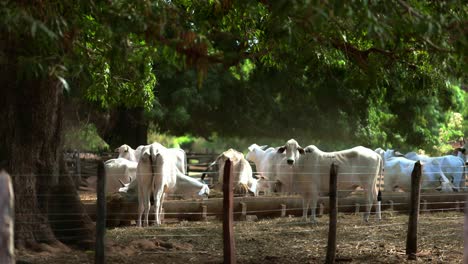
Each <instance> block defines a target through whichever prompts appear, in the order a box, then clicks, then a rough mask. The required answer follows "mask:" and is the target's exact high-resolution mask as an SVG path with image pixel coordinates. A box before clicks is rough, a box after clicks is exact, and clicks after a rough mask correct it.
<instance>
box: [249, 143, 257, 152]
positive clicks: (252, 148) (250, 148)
mask: <svg viewBox="0 0 468 264" xmlns="http://www.w3.org/2000/svg"><path fill="white" fill-rule="evenodd" d="M255 145H256V144H252V145H250V147H248V149H249V151H253V150H254V146H255Z"/></svg>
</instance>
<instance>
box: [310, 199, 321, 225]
mask: <svg viewBox="0 0 468 264" xmlns="http://www.w3.org/2000/svg"><path fill="white" fill-rule="evenodd" d="M318 198H319V197H318V193H313V194H312V199H311V200H312V201H311V205H310V209H311V211H312V212H311V213H310V222H312V223H314V224H315V223H317V217H316V213H315V212H316V211H317V203H318Z"/></svg>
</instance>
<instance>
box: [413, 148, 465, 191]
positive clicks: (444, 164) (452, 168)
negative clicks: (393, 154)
mask: <svg viewBox="0 0 468 264" xmlns="http://www.w3.org/2000/svg"><path fill="white" fill-rule="evenodd" d="M405 157H406V158H407V159H410V160H414V161H418V160H420V161H421V162H422V163H423V165H424V167H425V170H426V172H427V173H433V174H435V175H443V177H446V178H447V179H449V180H451V181H452V182H453V185H454V186H455V188H463V189H464V188H465V177H464V172H463V167H464V165H465V164H464V163H465V162H464V160H463V158H461V157H456V156H453V155H446V156H441V157H428V156H425V155H418V154H416V153H415V152H410V153H407V154H406V155H405ZM441 177H442V176H441ZM442 182H444V180H442Z"/></svg>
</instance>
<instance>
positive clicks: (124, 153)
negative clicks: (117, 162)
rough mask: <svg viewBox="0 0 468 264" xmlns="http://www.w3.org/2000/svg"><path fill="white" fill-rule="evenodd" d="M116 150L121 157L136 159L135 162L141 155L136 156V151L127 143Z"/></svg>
mask: <svg viewBox="0 0 468 264" xmlns="http://www.w3.org/2000/svg"><path fill="white" fill-rule="evenodd" d="M140 147H142V146H140ZM140 147H139V148H140ZM140 150H141V148H140ZM114 151H115V152H117V153H119V158H124V159H127V160H130V161H135V162H138V160H139V157H138V158H137V157H136V151H135V150H134V149H132V147H130V146H129V145H127V144H123V145H122V146H120V147H118V148H116V149H115V150H114Z"/></svg>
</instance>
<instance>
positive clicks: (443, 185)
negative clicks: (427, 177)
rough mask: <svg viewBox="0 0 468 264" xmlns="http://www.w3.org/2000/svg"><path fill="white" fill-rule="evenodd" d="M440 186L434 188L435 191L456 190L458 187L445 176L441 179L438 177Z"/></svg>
mask: <svg viewBox="0 0 468 264" xmlns="http://www.w3.org/2000/svg"><path fill="white" fill-rule="evenodd" d="M439 183H440V186H439V187H437V188H436V190H437V191H440V192H458V188H456V187H455V185H453V179H452V180H451V181H450V182H449V181H448V179H447V178H445V179H442V177H440V178H439Z"/></svg>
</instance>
